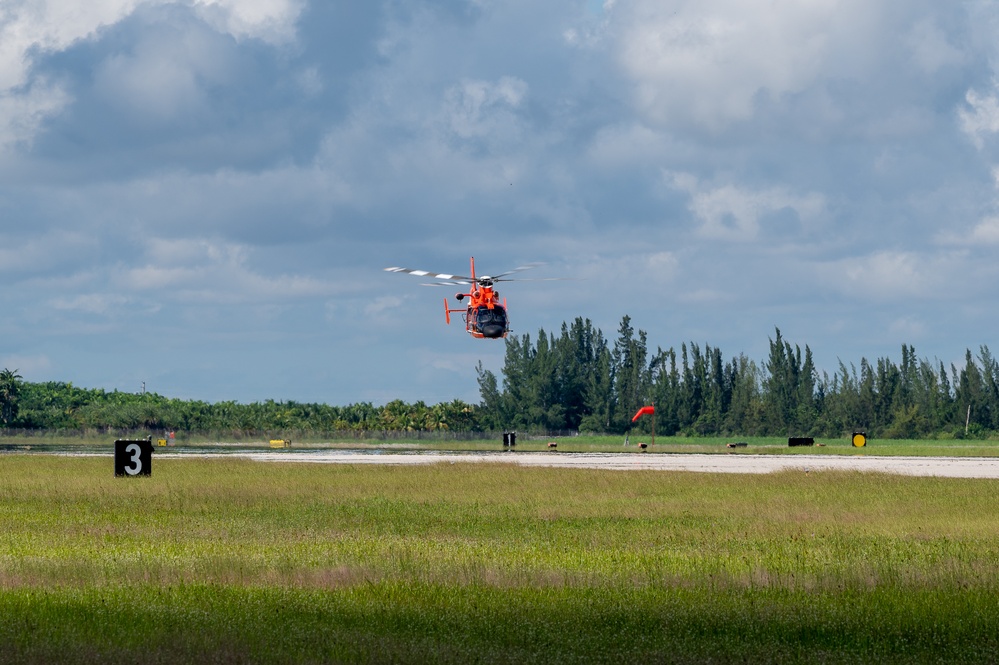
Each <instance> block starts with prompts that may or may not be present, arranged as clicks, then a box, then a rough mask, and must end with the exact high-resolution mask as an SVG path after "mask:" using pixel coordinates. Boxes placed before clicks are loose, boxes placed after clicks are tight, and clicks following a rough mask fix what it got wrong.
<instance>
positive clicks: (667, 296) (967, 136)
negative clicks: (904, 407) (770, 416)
mask: <svg viewBox="0 0 999 665" xmlns="http://www.w3.org/2000/svg"><path fill="white" fill-rule="evenodd" d="M997 250H999V1H994V0H974V1H960V0H954V1H950V2H940V1H939V0H808V1H802V0H766V1H765V2H764V1H762V0H606V1H604V2H600V1H599V0H572V1H570V0H546V1H545V2H537V1H536V0H492V1H486V0H436V1H426V2H424V1H421V0H365V1H364V2H356V1H353V0H350V1H348V0H181V1H168V0H94V1H93V2H88V3H80V2H78V1H77V0H0V311H2V313H3V316H2V317H0V367H6V368H9V369H17V370H18V372H19V373H20V374H21V375H22V376H23V377H24V379H25V380H28V381H50V380H51V381H66V382H72V383H73V384H74V385H77V386H81V387H88V388H104V389H106V390H122V391H127V392H139V391H141V390H142V389H143V386H145V389H146V390H147V391H152V392H156V393H159V394H161V395H165V396H168V397H176V398H181V399H200V400H206V401H210V402H217V401H224V400H236V401H239V402H245V403H248V402H254V401H262V400H266V399H275V400H296V401H305V402H325V403H328V404H343V405H345V404H352V403H358V402H372V403H375V404H384V403H386V402H388V401H390V400H394V399H402V400H405V401H408V402H414V401H417V400H423V401H425V402H427V403H436V402H440V401H450V400H452V399H464V400H466V401H470V402H478V401H479V393H478V385H477V382H476V365H477V364H478V363H479V362H481V363H482V366H483V367H485V368H486V369H490V370H493V371H495V372H497V373H499V372H500V370H501V368H502V364H503V354H504V344H503V342H501V341H494V340H475V339H472V338H471V337H469V336H468V335H467V334H466V333H465V332H464V328H463V326H462V325H460V322H455V321H453V322H452V324H451V325H450V326H448V325H446V324H445V322H444V316H443V311H442V309H443V304H442V300H443V299H444V298H445V297H451V303H452V305H455V304H456V303H455V301H454V300H453V293H452V291H454V290H455V289H453V288H452V289H451V290H448V289H441V288H437V289H433V288H423V287H421V286H420V284H421V281H425V280H420V279H419V278H416V277H413V276H411V275H404V274H392V273H388V272H385V271H384V270H383V269H384V268H386V267H389V266H403V267H409V268H416V269H423V270H429V271H433V272H444V273H457V274H466V273H467V270H468V267H469V257H471V256H474V257H475V261H476V268H477V270H478V272H480V273H492V274H495V273H498V272H503V271H506V270H509V269H511V268H514V267H517V266H519V265H522V264H525V263H529V262H543V263H544V264H545V265H544V266H541V267H538V268H536V269H534V270H533V271H531V272H530V273H524V275H523V276H524V277H534V278H538V279H540V278H551V277H560V278H571V279H566V280H565V281H534V282H521V283H510V284H505V285H503V288H502V289H501V295H502V296H504V297H506V298H507V301H508V305H509V314H510V319H511V324H512V328H513V331H514V333H515V334H518V335H522V334H530V335H531V337H532V339H536V336H537V334H538V332H539V331H540V330H545V331H547V332H554V333H556V334H558V332H559V330H560V328H561V325H562V323H563V322H571V321H572V320H573V319H575V318H576V317H582V318H584V319H589V320H590V321H592V323H593V325H594V326H596V327H597V328H599V329H601V330H602V331H603V332H604V334H605V336H607V337H608V338H609V340H610V341H611V342H613V340H614V339H615V338H616V337H617V330H618V326H619V324H620V321H621V319H622V317H623V316H625V315H627V316H630V317H631V320H632V325H633V326H634V327H635V328H636V329H641V330H644V331H646V332H647V333H648V341H649V345H650V347H651V350H653V351H654V350H655V349H656V348H657V347H661V348H663V349H666V348H670V347H674V348H677V349H679V346H680V345H681V344H682V343H685V342H686V343H688V344H689V343H696V344H700V345H703V344H709V345H711V346H713V347H718V348H720V349H721V351H722V353H723V354H724V355H725V357H726V358H731V357H733V356H736V355H739V354H745V355H746V356H748V357H749V358H751V359H753V360H756V361H757V362H758V363H762V362H764V361H765V359H766V356H767V353H768V349H769V342H770V340H772V339H774V338H775V335H776V330H777V329H778V328H779V329H780V331H781V334H782V336H783V337H784V339H786V340H788V341H790V342H791V343H792V344H797V345H800V346H801V348H802V349H803V348H804V347H805V345H808V346H809V348H811V350H812V351H813V353H814V355H815V360H816V364H817V365H818V367H819V369H820V370H823V371H828V372H829V373H830V374H831V373H834V372H835V371H836V369H837V368H838V365H839V362H840V361H842V362H844V363H845V364H847V365H850V364H851V363H853V364H857V365H859V362H860V359H861V358H867V359H868V360H875V359H877V358H879V357H891V358H893V359H895V361H896V362H898V361H899V360H900V355H901V352H900V349H901V345H902V344H908V345H912V346H914V347H915V350H916V354H917V356H918V357H920V358H926V359H928V360H930V361H932V362H936V361H941V362H944V363H945V364H947V365H949V364H951V363H963V358H964V354H965V350H966V349H971V350H972V352H977V351H978V349H979V347H980V346H981V345H991V346H993V347H999V341H997V339H996V331H997V330H999V293H997V287H999V260H997V258H999V257H997Z"/></svg>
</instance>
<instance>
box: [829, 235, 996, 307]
mask: <svg viewBox="0 0 999 665" xmlns="http://www.w3.org/2000/svg"><path fill="white" fill-rule="evenodd" d="M980 269H981V266H980V265H975V264H974V263H971V262H969V261H968V255H967V253H966V252H964V251H956V252H944V253H938V254H934V253H929V252H917V251H903V250H888V249H886V250H881V251H877V252H874V253H872V254H868V255H864V256H854V257H848V258H845V259H840V260H838V261H832V262H825V263H821V262H820V263H816V264H815V274H816V276H817V277H818V278H819V280H820V283H822V284H824V285H826V286H827V287H832V288H833V289H834V290H838V291H840V292H841V293H842V294H844V295H846V296H849V297H851V298H857V299H859V300H861V301H865V302H870V301H875V302H877V301H895V300H898V301H902V302H908V303H910V305H911V306H912V307H914V308H915V307H917V305H916V303H920V302H923V301H927V300H936V299H939V298H943V297H953V296H954V295H955V293H957V291H955V289H958V290H963V291H966V290H967V287H968V286H969V285H973V284H977V283H978V282H979V280H976V279H975V278H974V277H973V274H974V272H975V271H977V270H980Z"/></svg>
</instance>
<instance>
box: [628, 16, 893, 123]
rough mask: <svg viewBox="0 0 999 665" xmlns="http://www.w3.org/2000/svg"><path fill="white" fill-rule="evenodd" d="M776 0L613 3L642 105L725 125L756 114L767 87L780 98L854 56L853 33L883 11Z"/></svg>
mask: <svg viewBox="0 0 999 665" xmlns="http://www.w3.org/2000/svg"><path fill="white" fill-rule="evenodd" d="M778 4H779V7H778V6H769V7H767V9H765V10H764V9H762V8H761V7H760V6H759V5H758V4H756V3H746V2H736V1H733V0H708V1H699V2H672V3H660V2H652V1H644V2H636V3H632V4H630V5H628V6H623V5H620V4H618V5H615V6H614V7H613V9H614V11H615V14H616V15H617V19H616V21H617V23H616V29H617V37H618V41H619V43H620V45H621V46H620V50H619V59H620V63H621V66H622V69H623V71H624V72H625V73H626V74H627V75H628V76H629V77H630V78H631V79H632V81H633V82H634V85H635V88H634V93H635V102H636V104H637V106H638V108H639V109H640V110H641V111H642V113H643V114H644V115H645V116H646V117H647V118H648V119H649V120H650V121H651V122H654V123H657V124H660V125H672V126H677V125H678V123H679V125H684V124H693V125H696V126H700V127H702V128H706V129H708V130H712V131H717V130H719V129H722V128H724V127H725V126H726V125H728V124H729V123H731V122H733V121H737V120H743V119H746V118H748V117H750V116H751V115H752V113H753V110H754V104H755V100H756V98H757V96H758V95H759V94H761V93H764V94H768V95H770V96H773V97H780V96H782V95H784V94H788V93H794V92H797V91H800V90H802V89H803V88H805V87H806V86H807V85H809V84H810V83H811V82H812V81H814V79H815V78H816V77H817V76H819V75H821V74H823V73H824V72H825V71H827V70H828V69H829V64H830V62H832V61H833V59H834V58H836V57H837V56H841V55H846V54H844V53H843V50H844V47H845V46H847V43H848V42H850V41H853V40H852V39H850V37H849V35H850V34H851V33H852V34H853V35H854V36H855V37H859V35H861V34H863V33H865V32H867V30H868V29H869V24H870V22H871V21H872V20H873V19H874V18H875V14H876V11H877V10H876V9H875V8H874V7H873V3H863V2H823V3H807V4H802V3H792V2H782V3H778ZM857 41H859V39H858V40H857ZM858 57H859V58H861V59H862V56H861V55H860V54H859V53H857V54H855V56H854V58H844V61H843V62H842V63H841V64H840V66H845V67H847V68H848V67H849V64H848V60H853V59H856V58H858Z"/></svg>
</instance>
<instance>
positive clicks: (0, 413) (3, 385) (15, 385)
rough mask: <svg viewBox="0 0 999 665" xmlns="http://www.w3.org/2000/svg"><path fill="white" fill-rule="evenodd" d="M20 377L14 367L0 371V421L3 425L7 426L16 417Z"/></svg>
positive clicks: (19, 393)
mask: <svg viewBox="0 0 999 665" xmlns="http://www.w3.org/2000/svg"><path fill="white" fill-rule="evenodd" d="M22 379H23V377H22V376H21V375H20V374H18V373H17V370H16V369H15V370H10V369H4V370H3V371H2V372H0V421H2V422H3V424H4V427H7V426H9V425H10V424H11V423H13V422H14V419H15V418H17V411H18V398H19V397H20V395H21V380H22Z"/></svg>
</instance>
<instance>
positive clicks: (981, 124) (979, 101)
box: [957, 90, 999, 150]
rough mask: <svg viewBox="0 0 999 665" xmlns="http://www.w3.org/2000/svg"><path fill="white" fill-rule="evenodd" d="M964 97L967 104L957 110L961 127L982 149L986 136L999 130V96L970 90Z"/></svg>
mask: <svg viewBox="0 0 999 665" xmlns="http://www.w3.org/2000/svg"><path fill="white" fill-rule="evenodd" d="M964 99H965V102H967V106H966V107H962V108H959V109H958V111H957V115H958V118H959V120H960V124H961V129H962V130H963V131H964V133H965V134H967V135H968V136H969V137H971V140H972V142H973V143H974V144H975V146H976V147H977V148H978V149H979V150H980V149H981V148H982V146H983V144H984V140H983V139H984V137H986V136H988V135H990V134H995V133H996V132H999V97H996V94H995V93H994V92H993V93H992V94H981V93H979V92H977V91H975V90H968V93H967V95H965V98H964Z"/></svg>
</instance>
